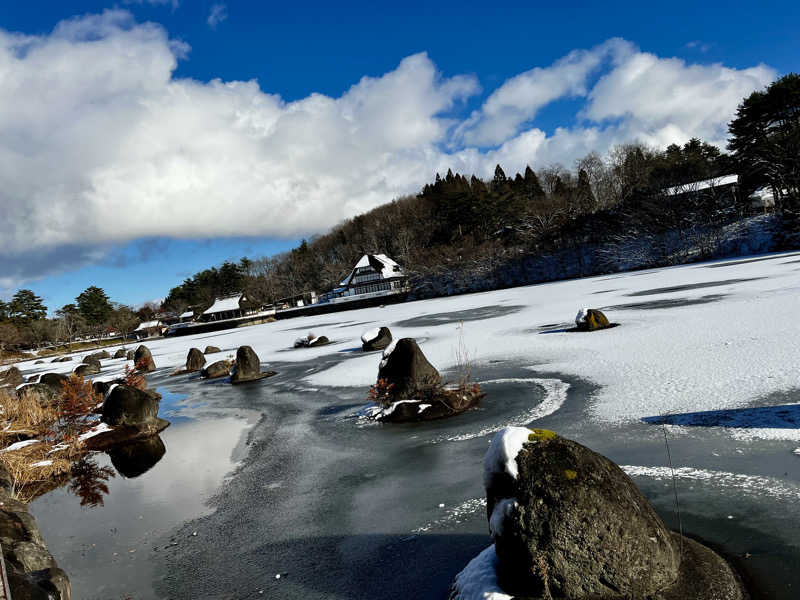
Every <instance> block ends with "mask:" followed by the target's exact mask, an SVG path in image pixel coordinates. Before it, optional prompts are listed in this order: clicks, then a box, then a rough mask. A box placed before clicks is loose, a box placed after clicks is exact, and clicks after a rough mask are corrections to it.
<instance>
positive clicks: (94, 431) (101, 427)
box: [78, 423, 111, 442]
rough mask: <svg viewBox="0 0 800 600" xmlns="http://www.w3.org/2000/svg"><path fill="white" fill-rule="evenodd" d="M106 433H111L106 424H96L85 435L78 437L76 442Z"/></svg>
mask: <svg viewBox="0 0 800 600" xmlns="http://www.w3.org/2000/svg"><path fill="white" fill-rule="evenodd" d="M106 431H111V427H109V426H108V425H107V424H106V423H98V424H97V425H95V426H94V427H92V428H91V429H90V430H89V431H87V432H86V433H82V434H81V435H79V436H78V440H80V441H81V442H82V441H84V440H88V439H89V438H91V437H94V436H96V435H99V434H101V433H105V432H106Z"/></svg>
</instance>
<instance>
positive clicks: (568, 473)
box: [564, 469, 578, 479]
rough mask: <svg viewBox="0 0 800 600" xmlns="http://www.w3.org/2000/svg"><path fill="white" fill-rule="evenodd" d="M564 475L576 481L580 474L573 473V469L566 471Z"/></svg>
mask: <svg viewBox="0 0 800 600" xmlns="http://www.w3.org/2000/svg"><path fill="white" fill-rule="evenodd" d="M564 475H565V476H566V477H567V479H575V478H576V477H577V476H578V472H577V471H573V470H572V469H565V470H564Z"/></svg>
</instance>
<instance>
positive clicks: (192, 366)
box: [186, 348, 206, 372]
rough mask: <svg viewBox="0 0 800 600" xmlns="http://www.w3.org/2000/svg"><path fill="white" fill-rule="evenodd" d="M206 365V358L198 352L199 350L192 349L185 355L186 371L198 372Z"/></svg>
mask: <svg viewBox="0 0 800 600" xmlns="http://www.w3.org/2000/svg"><path fill="white" fill-rule="evenodd" d="M205 364H206V357H205V356H203V353H202V352H200V349H199V348H192V349H191V350H189V354H187V355H186V370H187V371H190V372H193V371H199V370H200V369H202V368H203V365H205Z"/></svg>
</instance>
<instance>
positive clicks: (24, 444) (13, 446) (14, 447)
mask: <svg viewBox="0 0 800 600" xmlns="http://www.w3.org/2000/svg"><path fill="white" fill-rule="evenodd" d="M41 443H42V442H41V441H39V440H24V441H22V442H15V443H13V444H11V445H10V446H8V447H7V448H3V449H2V450H0V452H14V450H21V449H22V448H27V447H28V446H32V445H33V444H41Z"/></svg>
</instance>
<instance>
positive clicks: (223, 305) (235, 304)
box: [203, 293, 245, 315]
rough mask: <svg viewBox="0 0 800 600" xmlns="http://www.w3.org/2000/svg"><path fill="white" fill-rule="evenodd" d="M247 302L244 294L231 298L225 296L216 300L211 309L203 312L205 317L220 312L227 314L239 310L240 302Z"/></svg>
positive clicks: (231, 296)
mask: <svg viewBox="0 0 800 600" xmlns="http://www.w3.org/2000/svg"><path fill="white" fill-rule="evenodd" d="M242 300H245V297H244V294H242V293H238V294H232V295H230V296H223V297H221V298H217V299H216V300H214V304H212V305H211V307H210V308H207V309H206V310H204V311H203V314H204V315H211V314H214V313H218V312H226V311H229V310H239V309H240V308H241V306H239V302H241V301H242Z"/></svg>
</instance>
